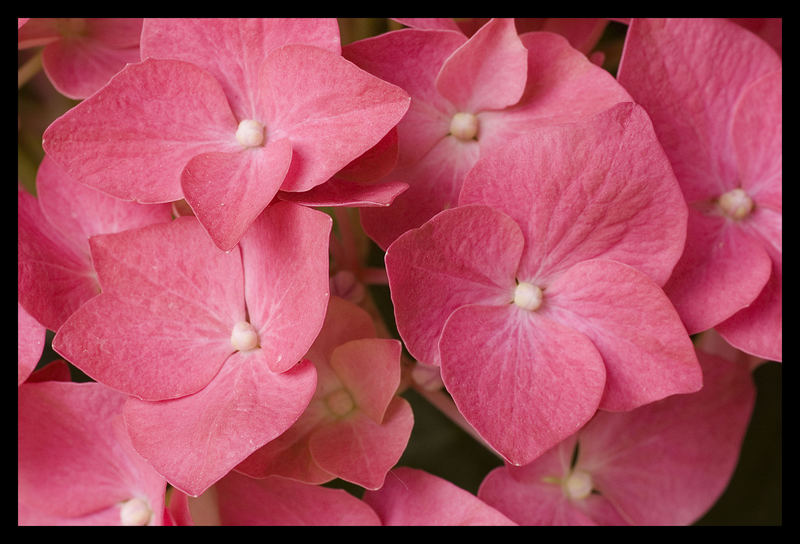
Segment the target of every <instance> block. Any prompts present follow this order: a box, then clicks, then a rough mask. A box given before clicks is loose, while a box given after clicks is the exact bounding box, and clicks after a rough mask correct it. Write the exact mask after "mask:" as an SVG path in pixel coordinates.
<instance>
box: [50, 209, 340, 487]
mask: <svg viewBox="0 0 800 544" xmlns="http://www.w3.org/2000/svg"><path fill="white" fill-rule="evenodd" d="M330 228H331V220H330V218H329V217H328V216H326V215H325V214H322V213H321V212H317V211H314V210H310V209H308V208H304V207H302V206H297V205H295V204H291V203H288V202H285V203H277V204H275V205H274V206H272V207H270V208H269V209H268V210H267V211H265V212H264V213H263V214H262V215H261V216H260V217H259V219H258V220H257V221H256V223H254V225H253V229H252V230H251V231H249V232H248V234H247V235H246V237H245V239H243V240H242V244H241V247H237V248H235V249H234V250H233V251H230V252H222V251H220V250H219V249H218V248H217V247H216V246H215V245H214V244H213V243H212V242H211V241H210V240H209V239H208V238H207V236H206V235H205V233H204V232H203V229H202V226H201V225H200V224H199V222H197V220H196V219H195V218H194V217H180V218H178V219H176V220H174V221H173V222H171V223H166V224H158V225H153V226H151V227H145V228H142V229H136V230H130V231H126V232H123V233H119V234H116V235H106V236H97V237H94V238H92V239H91V246H92V258H93V260H94V263H95V266H96V269H97V274H98V277H99V280H100V285H101V286H102V289H103V291H102V293H101V294H100V295H98V296H97V297H95V298H93V299H92V300H90V301H89V302H88V303H87V304H85V305H84V306H82V307H81V309H80V311H78V312H76V313H75V314H74V315H73V316H71V317H70V319H69V320H68V321H67V322H66V323H65V324H64V325H63V327H62V329H61V330H59V332H58V334H57V335H56V337H55V339H54V340H53V348H54V349H55V350H56V351H58V352H59V353H60V354H62V355H63V356H64V357H65V358H66V359H67V360H69V361H70V362H72V363H74V364H75V365H76V366H78V367H79V368H81V369H82V370H83V371H84V372H85V373H86V374H88V375H89V376H91V377H93V378H94V379H96V380H97V381H100V382H103V383H106V384H108V385H110V386H111V387H114V388H115V389H118V390H120V391H122V392H125V393H127V394H128V395H131V396H132V397H133V398H131V399H129V401H128V402H127V403H126V406H125V419H126V423H127V425H128V427H129V432H130V433H131V437H132V440H133V444H134V446H135V447H136V448H137V450H138V451H140V452H141V453H142V455H143V456H144V457H145V458H147V459H148V461H150V462H151V463H152V464H153V465H154V466H155V467H156V468H157V469H158V470H159V471H160V472H161V473H163V474H165V476H166V477H167V479H168V480H169V481H170V483H172V484H173V485H174V486H175V487H178V488H179V489H182V490H183V491H185V492H187V493H188V494H191V495H197V494H199V493H200V492H202V491H203V490H204V489H206V488H207V487H208V486H209V485H211V484H212V483H213V482H214V481H216V480H217V479H219V478H220V477H221V476H223V475H224V474H225V473H226V472H227V471H229V470H230V469H231V468H233V466H235V465H236V464H237V463H239V462H240V461H241V460H242V459H244V458H245V457H247V455H249V454H250V453H252V452H253V451H254V450H256V449H258V448H259V447H260V446H262V445H263V444H265V443H266V442H267V441H269V440H271V439H272V438H275V437H276V436H278V435H279V434H281V433H282V432H283V431H285V430H286V429H287V428H288V427H290V426H291V425H292V423H294V421H295V420H296V419H297V417H299V415H300V414H301V413H302V411H303V410H304V409H305V407H306V405H307V404H308V401H309V400H310V398H311V396H312V394H313V392H314V388H315V385H316V372H315V371H314V368H313V366H312V365H311V363H310V362H308V361H303V362H300V361H301V359H302V357H303V354H304V353H305V352H306V350H307V349H308V347H309V346H310V345H311V343H312V342H313V340H314V338H315V337H316V335H317V333H318V332H319V330H320V327H321V326H322V321H323V318H324V315H325V310H326V306H327V302H328V274H327V272H328V266H327V259H328V257H327V247H328V246H327V242H328V236H329V232H330ZM243 323H244V324H248V325H246V326H245V328H246V329H247V330H250V331H251V332H252V333H253V334H255V341H250V343H249V344H247V345H240V344H239V342H241V340H235V339H234V335H235V332H236V330H237V329H236V327H237V325H241V324H243ZM298 362H299V364H298Z"/></svg>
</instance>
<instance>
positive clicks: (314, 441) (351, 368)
mask: <svg viewBox="0 0 800 544" xmlns="http://www.w3.org/2000/svg"><path fill="white" fill-rule="evenodd" d="M400 350H401V346H400V343H399V342H398V341H397V340H392V339H385V338H376V331H375V325H374V324H373V322H372V318H371V317H370V316H369V314H368V313H367V312H366V311H364V310H362V309H361V308H359V307H358V306H356V305H355V304H352V303H350V302H347V301H346V300H344V299H340V298H337V297H332V298H331V300H330V303H329V305H328V312H327V314H326V316H325V323H324V324H323V326H322V330H321V331H320V334H319V336H318V337H317V339H316V340H315V341H314V344H313V345H312V346H311V348H310V349H309V351H308V353H306V355H305V358H306V359H308V360H310V361H311V362H312V363H314V367H315V368H316V370H317V390H316V392H315V393H314V398H313V399H312V400H311V403H310V404H309V406H308V408H306V411H305V412H304V413H303V415H302V416H301V417H300V419H299V420H298V421H297V422H296V423H295V424H294V425H293V426H292V427H291V428H290V429H289V430H288V431H286V432H285V433H284V434H283V435H281V436H279V437H278V438H276V439H275V440H273V441H271V442H269V443H268V444H267V445H265V446H264V447H262V448H261V449H259V450H258V451H256V452H255V453H253V454H252V455H251V456H250V457H248V458H247V459H246V460H245V461H244V462H243V463H241V464H240V465H239V466H238V467H236V469H237V470H238V471H240V472H243V473H245V474H248V475H250V476H253V477H257V478H263V477H265V476H269V475H271V474H276V475H279V476H284V477H287V478H293V479H295V480H300V481H303V482H307V483H312V484H321V483H325V482H328V481H330V480H333V479H334V478H336V477H339V478H342V479H343V480H347V481H349V482H353V483H355V484H358V485H360V486H363V487H366V488H368V489H378V488H379V487H381V486H382V485H383V482H384V478H385V476H386V473H387V472H388V471H389V469H391V468H392V467H393V466H394V465H395V464H396V463H397V461H398V460H399V459H400V456H401V455H402V454H403V451H404V450H405V448H406V444H407V443H408V438H409V436H410V435H411V428H412V427H413V425H414V415H413V413H412V411H411V406H410V405H409V404H408V402H407V401H406V400H405V399H403V398H401V397H398V396H396V392H397V388H398V387H399V385H400Z"/></svg>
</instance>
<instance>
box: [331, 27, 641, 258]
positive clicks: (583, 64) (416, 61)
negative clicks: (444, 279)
mask: <svg viewBox="0 0 800 544" xmlns="http://www.w3.org/2000/svg"><path fill="white" fill-rule="evenodd" d="M343 54H344V55H345V57H346V58H348V59H350V60H352V61H353V62H355V63H356V64H358V65H359V66H360V67H362V68H364V69H365V70H367V71H369V72H370V73H373V74H375V75H376V76H378V77H380V78H382V79H385V80H386V81H390V82H392V83H394V84H396V85H398V86H400V87H402V88H403V89H405V90H406V91H408V92H409V94H410V95H411V96H412V103H411V107H410V108H409V110H408V113H407V114H406V115H405V117H404V118H403V120H402V121H400V123H399V124H398V126H397V132H398V145H399V157H398V163H397V166H396V167H395V169H394V170H393V171H392V172H391V173H390V174H388V175H387V176H386V177H385V178H383V180H385V181H402V182H405V183H408V184H409V189H408V190H407V191H406V192H405V193H403V194H402V195H400V196H398V197H397V198H396V199H395V200H394V202H393V203H392V205H391V206H389V207H388V208H380V209H379V208H374V209H364V210H361V218H362V224H363V226H364V229H365V231H366V232H367V234H369V235H370V237H371V238H373V239H374V240H375V241H376V242H377V243H378V245H380V246H381V247H382V248H384V249H385V248H387V247H388V246H389V244H390V243H391V242H392V241H393V240H394V239H396V238H397V237H398V236H399V235H400V234H402V233H403V232H405V231H407V230H409V229H411V228H414V227H418V226H420V225H421V224H422V223H424V222H425V221H427V220H428V219H430V218H431V217H433V215H435V214H436V213H438V212H439V211H441V210H444V209H447V208H449V207H452V206H454V205H456V203H457V201H458V194H459V191H460V190H461V185H462V183H463V180H464V176H465V175H466V173H467V172H468V171H469V169H470V168H472V165H473V164H475V161H477V160H478V158H479V157H480V156H483V155H484V154H486V153H489V152H491V150H493V149H499V148H502V147H504V146H505V145H506V144H507V143H508V142H509V141H510V140H511V139H512V138H514V137H516V136H518V135H519V134H524V133H525V132H527V131H528V130H530V129H533V128H535V127H538V126H542V125H548V124H558V123H564V122H569V121H575V120H578V119H581V118H583V117H586V116H588V115H591V114H594V113H597V112H600V111H602V110H605V109H607V108H609V107H611V106H612V105H614V104H616V103H618V102H623V101H628V100H630V96H629V95H628V93H627V92H626V91H625V90H624V89H623V88H622V87H621V86H620V85H619V84H618V83H617V82H616V81H614V79H613V77H611V75H610V74H609V73H608V72H605V71H603V70H602V69H601V68H599V67H597V66H595V65H594V64H592V63H591V62H589V61H588V60H587V58H586V57H585V56H584V55H583V54H581V53H580V52H579V51H577V50H575V49H573V48H572V47H571V46H570V45H569V43H568V42H567V40H566V39H565V38H563V37H561V36H558V35H556V34H552V33H549V32H532V33H528V34H525V35H522V36H517V32H516V30H515V27H514V20H513V19H493V20H491V21H490V22H488V23H486V24H485V25H483V26H482V27H481V28H480V30H478V31H477V32H476V33H475V34H474V35H473V36H472V37H470V38H469V39H468V38H467V37H466V36H464V34H463V33H461V32H456V31H452V30H417V29H403V30H399V31H395V32H388V33H386V34H383V35H380V36H376V37H373V38H368V39H365V40H361V41H358V42H355V43H353V44H350V45H348V46H346V47H345V48H344V49H343Z"/></svg>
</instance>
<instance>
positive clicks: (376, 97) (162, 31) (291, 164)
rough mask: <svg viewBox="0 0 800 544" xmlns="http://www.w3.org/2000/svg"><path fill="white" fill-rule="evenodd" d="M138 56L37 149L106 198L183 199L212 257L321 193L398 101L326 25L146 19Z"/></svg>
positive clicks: (369, 143) (385, 124)
mask: <svg viewBox="0 0 800 544" xmlns="http://www.w3.org/2000/svg"><path fill="white" fill-rule="evenodd" d="M141 55H142V59H143V60H142V62H140V63H137V64H133V65H129V66H127V67H126V68H125V69H124V70H122V71H121V72H120V73H119V74H118V75H117V76H116V77H115V78H114V79H113V80H112V81H111V82H110V83H109V84H108V85H107V86H106V87H104V88H103V89H102V91H100V92H98V93H97V94H96V95H94V96H92V97H90V98H89V99H87V100H85V101H84V102H82V103H80V104H78V105H77V106H76V107H74V108H73V109H71V110H70V111H68V112H67V113H66V114H64V115H63V116H61V117H60V118H59V119H57V120H56V121H55V122H54V123H53V124H52V125H51V126H50V127H48V129H47V130H46V131H45V134H44V142H43V145H44V148H45V150H46V151H47V152H48V154H50V155H51V156H52V157H53V158H54V159H55V160H56V161H57V162H58V163H60V164H61V165H63V166H64V168H65V169H66V170H67V171H68V172H69V173H70V174H71V175H73V176H74V177H75V178H76V179H78V180H79V181H81V182H82V183H85V184H87V185H89V186H91V187H94V188H97V189H99V190H101V191H104V192H107V193H109V194H111V195H113V196H116V197H118V198H121V199H125V200H136V201H139V202H145V203H158V202H171V201H176V200H180V199H181V198H183V199H185V200H186V202H187V203H188V204H189V206H190V207H191V208H192V210H193V211H194V214H195V216H197V218H198V220H199V221H200V223H201V224H202V225H203V227H204V228H205V229H206V230H207V231H208V233H209V235H210V236H211V238H212V239H213V241H214V243H215V244H217V246H218V247H220V248H221V249H224V250H229V249H231V248H232V247H233V246H235V245H236V243H237V242H238V241H239V240H240V239H241V237H242V235H243V234H244V232H245V230H246V229H247V227H248V226H249V225H250V224H251V223H252V222H253V221H254V220H255V218H256V217H257V216H258V214H259V213H260V212H261V211H262V210H263V209H264V208H265V207H266V206H267V205H268V204H269V203H270V202H271V201H272V200H273V198H274V197H275V196H276V194H277V193H278V190H283V191H292V192H303V191H308V190H310V189H312V188H314V187H316V186H318V185H320V184H323V183H324V182H326V181H327V180H328V179H329V178H331V177H332V176H333V175H334V174H336V173H337V172H338V171H340V170H341V169H343V168H344V167H346V166H347V165H348V164H350V163H351V161H353V160H354V159H356V158H358V157H359V156H361V155H363V154H364V153H365V152H367V151H368V150H369V149H370V148H371V147H373V146H375V145H376V144H378V142H380V140H381V139H382V138H383V137H384V136H386V134H387V133H388V132H389V131H390V129H392V128H393V127H394V126H395V125H396V124H397V122H398V121H399V120H400V118H401V117H402V116H403V114H404V113H405V112H406V110H407V108H408V103H409V97H408V95H407V94H406V93H405V92H404V91H403V90H401V89H399V88H397V87H396V86H394V85H391V84H389V83H387V82H385V81H381V80H380V79H378V78H376V77H374V76H372V75H370V74H368V73H367V72H365V71H363V70H361V69H359V68H358V67H356V66H355V65H353V64H352V63H350V62H348V61H346V60H345V59H343V58H342V57H341V54H340V45H339V31H338V26H337V24H336V20H335V19H295V20H283V19H250V20H240V19H176V20H161V19H157V20H151V19H147V20H145V22H144V25H143V29H142V42H141Z"/></svg>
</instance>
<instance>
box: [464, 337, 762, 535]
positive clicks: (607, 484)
mask: <svg viewBox="0 0 800 544" xmlns="http://www.w3.org/2000/svg"><path fill="white" fill-rule="evenodd" d="M697 353H698V358H699V360H700V363H701V364H702V366H703V373H704V387H703V389H702V390H700V391H699V392H697V393H692V394H688V395H675V396H672V397H669V398H666V399H663V400H660V401H657V402H654V403H652V404H649V405H647V406H642V407H641V408H637V409H636V410H633V411H630V412H623V413H609V412H599V413H598V414H597V415H596V416H595V418H594V419H592V420H591V421H590V422H589V423H588V424H587V425H586V426H585V427H584V428H582V429H581V430H580V431H578V433H577V434H575V435H574V436H571V437H570V438H568V439H567V440H565V441H564V442H562V443H561V444H559V445H558V446H556V447H554V448H553V449H551V450H550V451H548V452H547V453H545V454H544V455H542V456H541V457H540V458H539V459H537V460H536V461H534V462H533V463H531V464H529V465H526V466H523V467H512V466H505V467H501V468H498V469H495V470H494V471H492V472H490V473H489V475H488V476H487V477H486V479H485V480H484V481H483V483H482V484H481V487H480V489H479V491H478V497H480V498H481V499H482V500H484V501H486V502H487V503H488V504H490V505H492V506H494V507H495V508H497V509H498V510H500V511H501V512H503V513H505V514H506V515H507V516H509V517H510V518H511V519H513V520H514V521H516V522H517V523H519V524H521V525H629V524H630V525H688V524H690V523H693V522H694V521H696V520H697V519H698V518H700V517H701V516H702V515H703V514H705V512H706V511H707V510H708V509H709V508H710V507H711V506H712V505H713V504H714V503H715V502H716V501H717V499H718V498H719V496H720V495H721V494H722V492H723V491H724V490H725V487H726V486H727V485H728V481H729V479H730V477H731V475H732V474H733V470H734V468H735V467H736V463H737V460H738V457H739V449H740V447H741V444H742V440H743V438H744V434H745V431H746V430H747V425H748V422H749V420H750V414H751V412H752V410H753V404H754V402H755V388H754V386H753V382H752V379H751V376H750V369H749V367H748V365H746V364H741V363H733V362H730V361H728V360H725V359H722V358H720V357H717V356H715V355H709V354H706V353H703V352H701V351H698V352H697Z"/></svg>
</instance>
